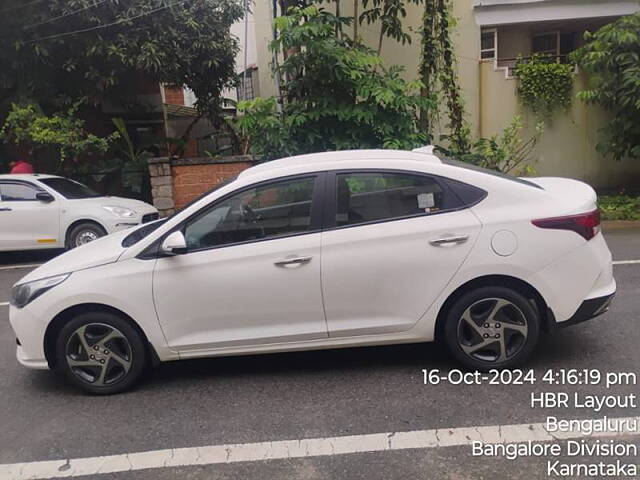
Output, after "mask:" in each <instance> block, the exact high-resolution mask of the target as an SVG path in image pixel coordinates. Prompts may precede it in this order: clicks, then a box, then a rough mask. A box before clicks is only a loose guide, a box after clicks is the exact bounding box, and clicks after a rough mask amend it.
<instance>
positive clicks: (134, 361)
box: [56, 312, 147, 395]
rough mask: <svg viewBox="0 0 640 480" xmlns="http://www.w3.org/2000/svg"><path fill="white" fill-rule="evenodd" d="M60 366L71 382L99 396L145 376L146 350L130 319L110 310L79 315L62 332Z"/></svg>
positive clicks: (58, 342)
mask: <svg viewBox="0 0 640 480" xmlns="http://www.w3.org/2000/svg"><path fill="white" fill-rule="evenodd" d="M56 356H57V358H56V360H57V362H56V368H57V369H58V370H59V371H60V373H62V374H63V375H64V376H65V377H66V378H67V379H68V380H69V381H70V382H71V383H73V384H74V385H76V386H77V387H80V388H81V389H83V390H84V391H86V392H88V393H92V394H98V395H109V394H113V393H119V392H122V391H124V390H127V389H128V388H130V387H132V386H133V385H134V384H135V383H136V382H137V381H138V380H139V379H140V377H141V375H142V373H143V371H144V367H145V363H146V357H147V355H146V350H145V346H144V341H143V339H142V337H141V335H140V334H139V333H138V331H137V330H136V329H135V328H133V327H132V326H131V325H130V324H129V322H127V321H126V320H124V319H122V318H121V317H119V316H117V315H114V314H112V313H108V312H91V313H83V314H80V315H78V316H77V317H76V318H74V319H73V320H71V321H70V322H68V323H67V324H66V325H65V326H64V327H63V329H62V330H61V331H60V334H59V335H58V338H57V342H56Z"/></svg>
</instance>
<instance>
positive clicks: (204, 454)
mask: <svg viewBox="0 0 640 480" xmlns="http://www.w3.org/2000/svg"><path fill="white" fill-rule="evenodd" d="M611 420H613V419H610V423H608V425H613V423H612V422H611ZM616 420H620V419H616ZM625 420H627V421H628V423H626V425H627V427H626V430H625V431H622V432H613V431H605V432H598V433H593V434H592V435H591V436H590V437H586V436H585V435H584V434H583V433H581V432H579V431H575V432H569V433H563V434H556V433H550V432H549V431H547V430H546V428H545V424H544V423H532V424H523V425H493V426H483V427H463V428H443V429H437V430H417V431H412V432H386V433H372V434H365V435H350V436H343V437H328V438H305V439H300V440H282V441H274V442H261V443H237V444H227V445H208V446H202V447H188V448H175V449H167V450H153V451H147V452H135V453H125V454H123V455H108V456H104V457H88V458H72V459H60V460H49V461H41V462H27V463H13V464H5V465H0V478H3V479H5V480H27V479H31V480H34V479H46V478H63V477H79V476H83V475H90V476H94V475H99V474H105V473H116V472H129V471H136V470H146V469H152V468H165V467H186V466H193V465H216V464H229V463H237V462H260V461H265V460H283V459H292V458H306V457H321V456H331V455H346V454H350V453H364V452H384V451H392V450H406V449H425V448H439V447H453V446H464V445H471V443H472V442H473V441H482V442H485V443H516V442H526V441H528V440H531V441H537V442H554V441H555V442H557V441H561V440H566V439H571V438H594V437H615V436H637V435H640V433H638V432H637V431H630V430H629V427H628V426H629V425H630V424H631V425H633V424H635V423H636V422H640V417H630V418H627V419H625ZM617 425H625V424H624V423H620V422H619V423H617Z"/></svg>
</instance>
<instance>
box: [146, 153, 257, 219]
mask: <svg viewBox="0 0 640 480" xmlns="http://www.w3.org/2000/svg"><path fill="white" fill-rule="evenodd" d="M254 164H255V161H254V160H253V159H252V157H250V156H247V155H238V156H230V157H223V158H220V159H212V158H182V159H174V160H170V159H169V158H166V157H164V158H152V159H150V160H149V174H150V176H151V187H152V188H151V194H152V196H153V204H154V205H155V206H156V208H157V209H158V210H160V213H161V214H162V215H163V216H164V215H170V214H172V213H173V212H174V211H175V210H179V209H180V208H182V207H183V206H184V205H186V204H187V203H189V202H190V201H191V200H193V199H195V198H197V197H199V196H200V195H201V194H203V193H204V192H206V191H207V190H211V189H212V188H213V187H215V186H216V185H217V184H218V183H220V182H222V181H224V180H226V179H228V178H230V177H233V176H235V175H237V174H239V173H240V172H242V171H243V170H245V169H247V168H249V167H251V166H253V165H254Z"/></svg>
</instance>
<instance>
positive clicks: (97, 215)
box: [0, 174, 158, 252]
mask: <svg viewBox="0 0 640 480" xmlns="http://www.w3.org/2000/svg"><path fill="white" fill-rule="evenodd" d="M157 218H158V210H157V209H156V208H155V207H153V206H152V205H149V204H148V203H145V202H141V201H139V200H133V199H130V198H120V197H106V196H104V195H100V194H99V193H96V192H94V191H93V190H91V189H90V188H88V187H86V186H85V185H82V184H81V183H78V182H76V181H73V180H69V179H68V178H63V177H57V176H54V175H42V174H25V175H15V174H11V175H0V252H1V251H8V250H36V249H43V248H74V247H77V246H80V245H84V244H85V243H88V242H91V241H93V240H96V239H97V238H99V237H103V236H105V235H107V234H108V233H112V232H115V231H118V230H123V229H126V228H130V227H133V226H136V225H139V224H140V223H146V222H150V221H152V220H156V219H157Z"/></svg>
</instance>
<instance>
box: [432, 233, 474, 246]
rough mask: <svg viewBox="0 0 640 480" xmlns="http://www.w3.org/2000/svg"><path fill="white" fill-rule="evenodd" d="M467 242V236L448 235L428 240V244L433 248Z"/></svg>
mask: <svg viewBox="0 0 640 480" xmlns="http://www.w3.org/2000/svg"><path fill="white" fill-rule="evenodd" d="M467 240H469V235H450V236H446V237H441V238H434V239H433V240H429V243H430V244H431V245H433V246H434V247H442V246H443V245H452V244H455V245H459V244H461V243H464V242H466V241H467Z"/></svg>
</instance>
